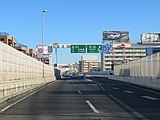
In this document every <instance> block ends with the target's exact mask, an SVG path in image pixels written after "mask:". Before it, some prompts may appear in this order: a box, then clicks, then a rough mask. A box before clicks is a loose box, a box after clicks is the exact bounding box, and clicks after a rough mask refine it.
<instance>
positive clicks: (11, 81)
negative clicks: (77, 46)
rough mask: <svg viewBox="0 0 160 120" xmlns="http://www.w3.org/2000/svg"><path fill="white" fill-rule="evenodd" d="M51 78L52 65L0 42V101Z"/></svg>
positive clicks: (52, 78)
mask: <svg viewBox="0 0 160 120" xmlns="http://www.w3.org/2000/svg"><path fill="white" fill-rule="evenodd" d="M43 69H44V72H43ZM53 80H55V77H54V69H53V66H48V65H45V64H43V63H42V62H40V61H37V60H36V59H34V58H32V57H30V56H27V55H25V54H24V53H22V52H19V51H17V50H16V49H14V48H12V47H10V46H8V45H6V44H4V43H2V42H0V102H2V101H4V100H6V99H8V98H10V97H11V96H14V95H17V94H20V93H23V92H26V91H27V90H31V89H33V88H36V87H38V86H40V85H43V84H45V83H48V82H51V81H53Z"/></svg>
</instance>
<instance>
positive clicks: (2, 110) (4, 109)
mask: <svg viewBox="0 0 160 120" xmlns="http://www.w3.org/2000/svg"><path fill="white" fill-rule="evenodd" d="M51 84H53V83H50V84H48V85H46V86H44V87H42V88H40V89H38V90H36V91H34V92H33V93H31V94H29V95H27V96H25V97H23V98H22V99H19V100H18V101H16V102H14V103H12V104H10V105H8V106H7V107H5V108H3V109H1V110H0V113H2V112H4V111H6V110H7V109H9V108H10V107H12V106H14V105H16V104H17V103H19V102H21V101H23V100H25V99H26V98H28V97H30V96H32V95H33V94H35V93H37V92H38V91H40V90H42V89H44V88H46V87H47V86H49V85H51Z"/></svg>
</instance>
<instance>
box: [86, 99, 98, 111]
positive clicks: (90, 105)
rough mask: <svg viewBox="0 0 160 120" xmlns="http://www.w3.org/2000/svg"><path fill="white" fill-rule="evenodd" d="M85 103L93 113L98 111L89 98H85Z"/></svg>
mask: <svg viewBox="0 0 160 120" xmlns="http://www.w3.org/2000/svg"><path fill="white" fill-rule="evenodd" d="M86 103H87V104H88V105H89V107H90V108H91V109H92V110H93V111H94V112H95V113H99V111H98V110H97V109H96V108H95V107H94V106H93V104H92V103H91V102H90V101H89V100H86Z"/></svg>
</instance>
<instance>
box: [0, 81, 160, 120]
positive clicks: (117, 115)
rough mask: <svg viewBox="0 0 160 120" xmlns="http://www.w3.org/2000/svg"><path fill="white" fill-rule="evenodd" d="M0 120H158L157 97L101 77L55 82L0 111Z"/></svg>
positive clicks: (158, 107)
mask: <svg viewBox="0 0 160 120" xmlns="http://www.w3.org/2000/svg"><path fill="white" fill-rule="evenodd" d="M0 120H160V96H159V91H153V90H150V89H145V88H141V87H136V86H132V85H128V84H125V83H120V82H115V81H111V80H106V79H101V78H94V79H92V80H90V79H85V80H83V79H81V80H74V79H73V80H57V81H56V82H54V83H52V84H50V85H48V86H46V87H45V88H43V89H41V90H40V91H38V92H35V93H34V94H33V95H29V96H28V97H25V98H23V99H22V100H18V101H15V102H11V103H10V104H9V105H7V106H5V107H3V108H1V110H0Z"/></svg>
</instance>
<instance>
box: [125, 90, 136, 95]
mask: <svg viewBox="0 0 160 120" xmlns="http://www.w3.org/2000/svg"><path fill="white" fill-rule="evenodd" d="M123 92H125V93H129V94H132V93H134V92H132V91H127V90H126V91H123Z"/></svg>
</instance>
